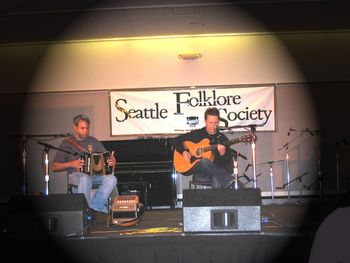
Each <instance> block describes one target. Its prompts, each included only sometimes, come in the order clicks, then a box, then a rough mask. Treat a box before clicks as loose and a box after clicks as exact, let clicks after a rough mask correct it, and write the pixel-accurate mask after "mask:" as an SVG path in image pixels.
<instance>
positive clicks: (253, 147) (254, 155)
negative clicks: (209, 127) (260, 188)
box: [218, 123, 266, 188]
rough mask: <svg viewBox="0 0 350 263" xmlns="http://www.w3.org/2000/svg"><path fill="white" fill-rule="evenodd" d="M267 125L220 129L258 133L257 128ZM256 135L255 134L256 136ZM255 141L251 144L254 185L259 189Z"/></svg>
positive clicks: (222, 128) (223, 128)
mask: <svg viewBox="0 0 350 263" xmlns="http://www.w3.org/2000/svg"><path fill="white" fill-rule="evenodd" d="M265 124H266V123H262V124H250V125H236V126H231V127H218V128H219V129H220V130H229V131H231V130H232V129H236V128H237V129H238V128H244V129H246V130H248V129H250V131H251V133H253V134H254V133H255V132H256V127H258V126H260V127H261V126H264V125H265ZM254 135H255V134H254ZM255 141H256V138H255V140H253V141H252V142H251V145H252V163H253V183H254V188H257V180H256V179H257V175H256V145H255Z"/></svg>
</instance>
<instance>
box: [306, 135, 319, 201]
mask: <svg viewBox="0 0 350 263" xmlns="http://www.w3.org/2000/svg"><path fill="white" fill-rule="evenodd" d="M311 132H314V133H315V134H316V136H317V135H320V133H321V131H320V130H312V131H311ZM317 168H318V171H317V179H316V180H315V181H314V182H312V183H311V184H310V185H309V186H306V185H303V186H304V187H305V188H306V189H308V190H310V189H311V187H312V186H313V185H315V184H316V183H319V188H320V190H319V191H320V199H322V197H323V177H324V175H323V174H322V170H321V150H320V145H318V147H317Z"/></svg>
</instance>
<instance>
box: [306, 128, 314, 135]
mask: <svg viewBox="0 0 350 263" xmlns="http://www.w3.org/2000/svg"><path fill="white" fill-rule="evenodd" d="M305 130H306V131H307V132H308V133H310V135H311V136H314V133H313V132H312V131H310V130H309V129H308V128H306V129H305Z"/></svg>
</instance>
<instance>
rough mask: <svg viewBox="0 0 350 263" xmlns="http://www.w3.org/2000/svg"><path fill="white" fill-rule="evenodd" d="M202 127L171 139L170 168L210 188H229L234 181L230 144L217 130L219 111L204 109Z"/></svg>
mask: <svg viewBox="0 0 350 263" xmlns="http://www.w3.org/2000/svg"><path fill="white" fill-rule="evenodd" d="M204 118H205V127H203V128H201V129H197V130H193V131H191V132H188V133H185V134H182V135H180V136H178V137H176V138H174V139H173V140H172V144H173V146H174V148H175V151H174V166H175V169H176V170H177V171H178V172H179V173H182V174H183V175H191V174H193V181H195V182H198V183H211V186H212V188H221V189H225V188H229V187H230V186H231V184H232V183H233V181H234V177H233V176H232V171H233V162H232V154H231V152H230V148H229V145H230V141H229V140H228V138H227V137H226V136H225V135H224V134H223V133H221V132H219V131H218V129H217V127H218V125H219V122H220V112H219V110H218V109H217V108H214V107H213V108H208V109H207V110H206V111H205V113H204Z"/></svg>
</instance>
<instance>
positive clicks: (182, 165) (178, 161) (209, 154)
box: [174, 133, 256, 175]
mask: <svg viewBox="0 0 350 263" xmlns="http://www.w3.org/2000/svg"><path fill="white" fill-rule="evenodd" d="M255 141H256V135H255V134H253V133H250V134H247V135H244V136H242V137H240V138H236V139H233V140H230V141H229V143H230V145H231V144H234V143H239V142H245V143H248V142H255ZM183 145H184V147H185V149H187V151H188V152H189V153H190V154H191V162H187V161H186V160H185V159H184V158H183V156H182V154H181V153H179V152H178V151H176V150H174V167H175V170H176V171H177V172H179V173H181V174H183V175H190V174H192V170H193V168H194V167H195V165H196V164H197V163H198V162H199V161H200V160H201V159H202V158H207V159H209V160H211V161H214V154H213V150H214V149H215V148H216V147H217V144H213V145H210V142H209V139H207V138H205V139H203V140H201V141H200V142H198V143H194V142H191V141H184V142H183Z"/></svg>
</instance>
